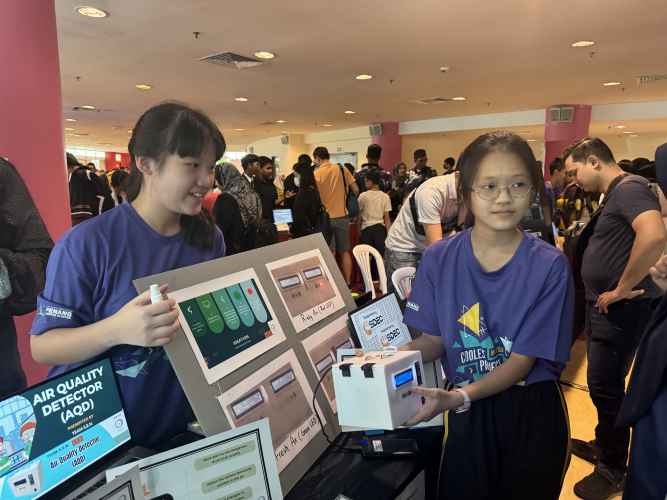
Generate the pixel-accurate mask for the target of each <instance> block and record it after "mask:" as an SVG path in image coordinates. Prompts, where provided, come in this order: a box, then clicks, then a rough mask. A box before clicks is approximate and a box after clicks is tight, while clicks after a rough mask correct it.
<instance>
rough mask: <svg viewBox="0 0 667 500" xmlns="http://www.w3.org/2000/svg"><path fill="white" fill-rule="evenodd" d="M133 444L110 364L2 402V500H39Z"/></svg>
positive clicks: (103, 362) (82, 370) (89, 367)
mask: <svg viewBox="0 0 667 500" xmlns="http://www.w3.org/2000/svg"><path fill="white" fill-rule="evenodd" d="M129 440H130V432H129V430H128V425H127V421H126V420H125V414H124V413H123V410H122V406H121V402H120V396H119V394H118V388H117V385H116V379H115V377H114V373H113V370H112V368H111V364H110V362H109V360H108V359H103V360H101V361H97V362H94V363H92V364H89V365H86V366H84V367H81V368H79V369H77V370H74V371H72V372H70V373H67V374H65V375H62V376H60V377H56V378H53V379H50V380H47V381H46V382H44V383H42V384H39V385H37V386H36V387H34V388H30V389H27V390H25V391H24V392H22V393H21V394H20V395H17V396H12V397H10V398H9V399H6V400H4V401H1V402H0V498H2V499H6V498H7V499H9V498H21V499H24V500H30V499H33V498H39V497H41V496H42V495H44V494H45V493H46V492H48V491H50V490H52V489H53V488H55V487H56V486H58V485H59V484H61V483H63V482H64V481H66V480H67V479H69V478H70V477H72V476H73V475H74V474H77V473H78V472H80V471H81V470H82V469H85V468H86V467H88V466H89V465H91V464H92V463H94V462H96V461H97V460H99V459H100V458H102V457H104V456H105V455H107V454H108V453H110V452H111V451H113V450H115V449H116V448H118V447H119V446H121V445H122V444H123V443H126V442H127V441H129Z"/></svg>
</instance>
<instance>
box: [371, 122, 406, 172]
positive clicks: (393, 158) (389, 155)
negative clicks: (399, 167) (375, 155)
mask: <svg viewBox="0 0 667 500" xmlns="http://www.w3.org/2000/svg"><path fill="white" fill-rule="evenodd" d="M371 140H372V142H373V144H379V145H380V146H382V158H381V159H380V165H381V166H382V168H383V169H384V170H386V171H388V172H391V171H393V169H394V167H395V166H396V164H397V163H398V162H400V161H401V136H400V135H398V122H386V123H383V124H382V135H374V136H373V137H372V138H371Z"/></svg>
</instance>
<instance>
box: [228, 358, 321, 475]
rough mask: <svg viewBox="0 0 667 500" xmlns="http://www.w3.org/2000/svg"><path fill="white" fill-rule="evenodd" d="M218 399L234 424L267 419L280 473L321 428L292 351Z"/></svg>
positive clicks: (311, 397)
mask: <svg viewBox="0 0 667 500" xmlns="http://www.w3.org/2000/svg"><path fill="white" fill-rule="evenodd" d="M218 401H219V402H220V404H221V405H222V409H223V410H224V412H225V415H227V418H228V419H229V421H230V423H231V425H232V426H234V427H238V426H241V425H244V424H248V423H250V422H254V421H256V420H259V419H263V418H267V419H268V420H269V426H270V427H271V436H272V440H273V448H274V450H275V455H276V461H277V463H278V471H279V472H282V470H283V469H284V468H285V467H286V466H287V464H289V463H290V462H291V461H292V460H293V459H294V457H296V455H298V454H299V452H300V451H301V450H303V448H304V447H305V446H306V445H307V444H308V443H309V442H310V440H311V439H312V438H313V437H314V436H315V435H316V434H317V433H318V432H319V431H320V425H319V422H318V420H317V417H316V416H315V413H314V411H313V406H312V401H313V393H312V391H311V390H310V386H309V385H308V382H307V380H306V376H305V374H304V373H303V370H302V369H301V366H300V365H299V362H298V361H297V359H296V355H295V354H294V351H292V350H290V351H287V352H286V353H285V354H283V355H282V356H279V357H278V358H276V359H275V360H273V361H272V362H270V363H268V364H267V365H265V366H263V367H262V368H261V369H259V370H257V371H256V372H255V373H253V374H252V375H251V376H250V377H248V378H246V379H245V380H243V381H242V382H241V383H239V384H238V385H236V386H235V387H233V388H231V389H229V390H227V391H225V392H224V393H223V394H222V396H220V397H218ZM318 411H319V413H320V417H321V418H322V423H323V424H324V417H323V416H322V411H321V410H320V409H319V407H318Z"/></svg>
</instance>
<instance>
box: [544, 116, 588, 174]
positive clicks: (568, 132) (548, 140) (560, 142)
mask: <svg viewBox="0 0 667 500" xmlns="http://www.w3.org/2000/svg"><path fill="white" fill-rule="evenodd" d="M562 106H563V105H559V106H552V107H550V108H547V113H546V118H545V126H544V153H545V155H544V177H545V179H548V178H549V165H550V164H551V161H552V160H553V159H554V158H556V157H557V156H560V155H561V154H562V152H563V150H564V149H565V148H566V147H568V146H569V145H570V144H572V143H574V142H576V141H578V140H580V139H583V138H584V137H586V136H588V127H589V126H590V124H591V106H590V105H588V104H574V105H565V106H569V107H573V108H574V114H573V115H572V120H571V121H568V122H562V121H552V120H551V110H552V109H554V108H560V107H562Z"/></svg>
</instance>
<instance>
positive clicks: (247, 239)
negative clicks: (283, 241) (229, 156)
mask: <svg viewBox="0 0 667 500" xmlns="http://www.w3.org/2000/svg"><path fill="white" fill-rule="evenodd" d="M215 180H216V182H217V184H218V187H219V188H220V191H221V193H220V196H218V199H217V200H216V201H215V205H214V206H213V217H214V219H215V222H216V224H217V225H218V227H219V228H220V230H221V231H222V234H223V235H224V237H225V242H226V243H227V255H233V254H235V253H240V252H246V251H248V250H252V249H253V248H255V246H256V236H257V228H258V226H259V224H260V222H261V220H262V203H261V201H260V199H259V196H258V195H257V193H256V192H255V191H254V190H253V189H252V186H251V185H250V182H248V180H247V179H246V178H245V177H244V176H243V175H241V173H240V172H239V170H238V169H237V168H236V166H234V165H233V164H232V163H223V164H222V165H221V167H220V168H218V169H216V179H215Z"/></svg>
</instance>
